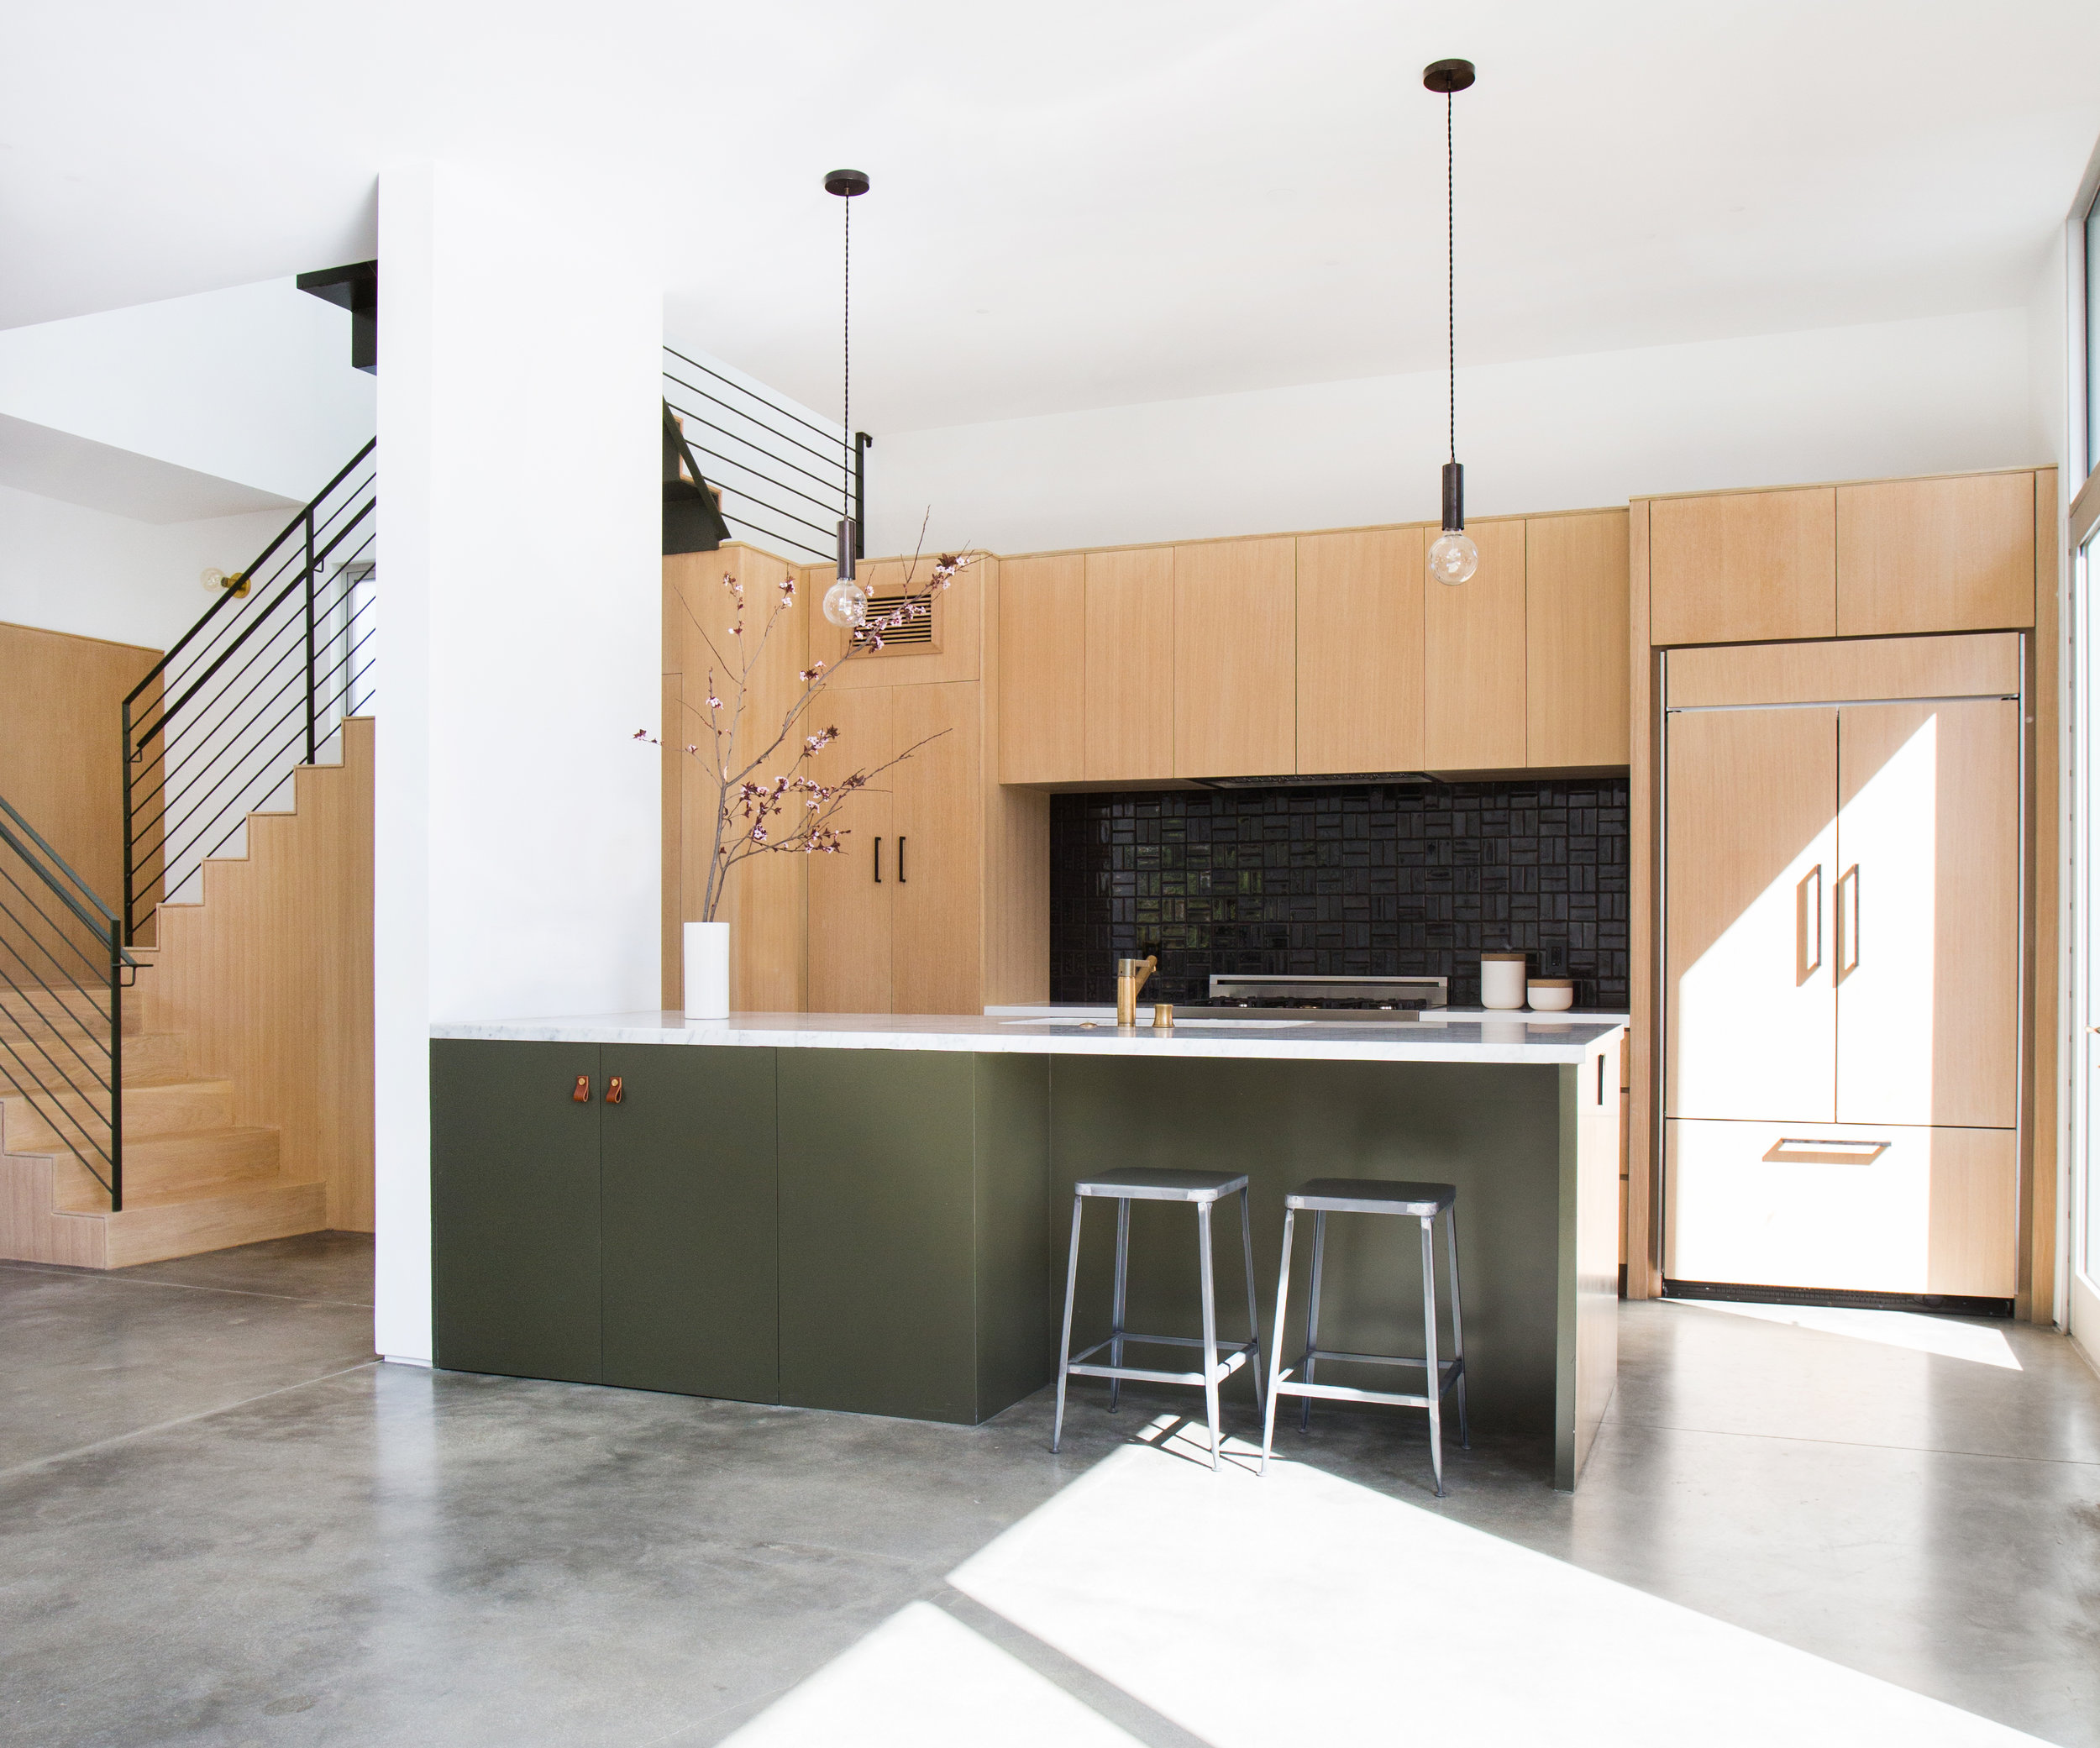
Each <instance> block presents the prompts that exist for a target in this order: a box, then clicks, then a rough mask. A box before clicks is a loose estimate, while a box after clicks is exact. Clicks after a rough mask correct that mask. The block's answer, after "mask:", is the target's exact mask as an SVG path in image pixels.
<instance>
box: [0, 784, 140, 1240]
mask: <svg viewBox="0 0 2100 1748" xmlns="http://www.w3.org/2000/svg"><path fill="white" fill-rule="evenodd" d="M16 864H19V865H20V867H21V868H22V869H26V870H27V871H28V873H29V874H31V875H33V876H34V884H40V885H41V886H42V887H43V888H44V889H45V891H46V892H47V893H48V894H49V895H50V897H52V898H54V899H55V900H57V901H58V903H59V905H61V906H62V907H63V911H64V914H63V915H62V916H54V915H53V914H52V913H51V911H48V910H46V909H45V906H44V905H42V904H41V903H39V901H38V900H37V895H36V892H35V890H34V886H33V885H25V884H24V882H23V880H22V879H21V878H20V877H19V876H18V872H17V866H16ZM0 882H4V884H5V887H6V888H8V889H11V890H13V893H14V895H15V901H13V902H10V901H9V900H8V896H7V894H6V892H5V891H4V890H0V949H4V957H0V989H4V990H5V991H7V992H8V994H9V995H11V996H12V997H13V1002H12V1003H11V1004H7V1005H0V1082H4V1084H6V1086H7V1087H8V1089H10V1090H12V1091H13V1094H15V1095H16V1096H17V1097H18V1098H20V1099H21V1100H23V1102H24V1104H25V1105H27V1106H28V1107H29V1110H32V1111H33V1112H34V1113H35V1115H37V1116H38V1118H39V1119H40V1120H41V1121H42V1122H43V1123H44V1126H45V1127H46V1128H47V1129H49V1130H50V1132H51V1134H52V1135H53V1136H55V1137H56V1139H57V1141H58V1143H59V1145H60V1147H64V1148H65V1150H66V1152H69V1153H70V1154H71V1155H72V1156H73V1157H74V1158H75V1159H76V1160H77V1161H78V1162H79V1163H80V1164H81V1168H83V1169H84V1170H86V1171H87V1173H88V1174H89V1176H91V1177H92V1178H94V1180H95V1181H96V1182H97V1184H101V1185H102V1188H103V1189H105V1190H106V1191H108V1195H109V1211H110V1212H111V1213H113V1214H120V1213H122V1212H123V1205H124V1112H123V989H125V988H126V987H127V979H126V974H127V973H134V974H135V973H136V971H137V970H138V968H139V962H138V960H137V959H136V958H133V956H132V955H131V954H130V953H128V952H126V951H125V949H124V944H123V939H122V932H121V930H120V928H119V926H118V919H117V913H116V912H115V911H113V910H111V909H110V907H109V906H108V905H107V904H105V903H104V902H103V901H102V896H101V895H100V894H98V893H97V891H96V890H95V889H94V888H93V887H92V886H90V885H89V884H87V880H86V879H83V878H82V877H81V874H80V872H79V870H78V869H75V868H74V867H73V865H72V864H71V863H69V862H68V861H67V860H66V858H64V857H63V856H61V855H60V853H58V852H57V851H56V850H55V849H54V848H52V847H51V845H50V843H49V842H48V841H47V840H46V839H45V837H44V835H43V834H42V833H41V832H39V831H38V830H37V829H36V827H34V826H32V825H31V824H30V823H29V821H28V820H26V819H25V818H24V817H23V816H22V813H21V811H20V810H19V809H18V808H17V807H16V806H14V805H13V803H12V802H10V801H8V799H7V798H6V797H5V796H4V795H0ZM68 919H70V922H69V921H68ZM81 931H85V932H86V935H87V938H88V939H89V940H90V941H92V943H93V947H94V950H93V951H92V952H91V951H89V949H88V948H87V947H86V946H84V945H83V944H82V942H81V938H80V932H81ZM61 948H62V949H63V950H64V951H63V952H62V953H61V951H60V949H61ZM69 954H70V955H71V958H74V959H77V960H79V961H80V963H81V967H82V968H84V971H85V973H86V974H87V975H88V976H89V977H90V979H91V980H92V982H91V983H83V982H81V977H80V976H79V975H77V974H76V973H75V971H74V969H73V968H72V967H71V963H69V960H68V958H67V957H66V955H69ZM54 978H56V979H60V981H58V982H54V981H53V979H54ZM69 990H70V991H71V994H72V995H77V996H79V997H81V999H82V1000H81V1005H76V1004H75V1003H74V1001H73V1000H71V996H69V995H68V993H67V992H68V991H69ZM39 1030H40V1031H44V1032H45V1033H48V1035H49V1037H50V1043H49V1044H47V1043H46V1042H45V1038H44V1037H39V1035H38V1034H39ZM69 1057H70V1058H71V1066H69V1065H68V1063H67V1062H66V1060H65V1058H69Z"/></svg>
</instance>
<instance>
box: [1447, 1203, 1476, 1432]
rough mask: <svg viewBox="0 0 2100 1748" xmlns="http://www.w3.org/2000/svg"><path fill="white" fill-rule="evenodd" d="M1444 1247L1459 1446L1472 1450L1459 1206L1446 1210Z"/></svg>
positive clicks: (1453, 1205)
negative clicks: (1460, 1300) (1468, 1424)
mask: <svg viewBox="0 0 2100 1748" xmlns="http://www.w3.org/2000/svg"><path fill="white" fill-rule="evenodd" d="M1444 1247H1445V1250H1446V1252H1447V1253H1448V1254H1449V1256H1450V1257H1451V1357H1452V1358H1453V1359H1454V1360H1456V1361H1457V1362H1458V1364H1457V1373H1458V1448H1459V1449H1460V1450H1462V1451H1470V1450H1472V1449H1473V1435H1472V1434H1471V1433H1470V1432H1468V1431H1467V1430H1466V1322H1465V1317H1464V1315H1463V1314H1462V1312H1461V1311H1460V1310H1459V1309H1458V1205H1457V1203H1456V1202H1453V1203H1452V1205H1451V1206H1450V1207H1448V1208H1446V1209H1445V1210H1444Z"/></svg>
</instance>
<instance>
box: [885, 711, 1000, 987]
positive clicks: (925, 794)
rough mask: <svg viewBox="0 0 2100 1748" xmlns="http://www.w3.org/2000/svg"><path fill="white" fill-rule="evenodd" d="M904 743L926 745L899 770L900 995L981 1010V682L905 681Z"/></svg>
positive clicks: (896, 896)
mask: <svg viewBox="0 0 2100 1748" xmlns="http://www.w3.org/2000/svg"><path fill="white" fill-rule="evenodd" d="M891 696H892V697H893V698H894V700H895V711H896V714H895V725H894V728H893V732H894V733H895V738H896V749H897V751H898V752H900V753H901V752H903V751H904V750H905V749H906V748H908V747H913V746H916V747H917V748H918V751H917V752H916V753H912V755H911V757H910V758H909V759H906V760H905V761H904V763H903V764H900V765H898V766H897V767H896V768H895V769H893V770H892V771H890V773H889V776H888V782H889V785H890V793H891V796H892V805H891V811H890V821H891V823H892V824H893V826H894V827H895V831H896V838H897V841H896V846H895V854H894V856H893V857H892V858H891V860H890V864H888V865H886V866H885V869H884V873H885V876H887V877H888V878H890V879H891V880H892V881H893V882H894V884H893V885H892V886H891V888H890V899H891V903H892V904H893V905H895V917H894V921H893V922H892V933H891V940H890V991H891V994H890V1000H891V1004H892V1005H893V1007H894V1009H895V1011H896V1012H898V1013H900V1014H971V1013H975V1012H977V1011H978V1010H979V1009H981V1008H982V1007H983V1006H984V993H983V989H984V932H983V929H982V928H981V926H980V917H981V914H982V911H983V907H984V903H985V901H986V897H987V895H986V893H985V890H984V779H983V772H982V769H981V767H980V763H979V760H980V757H981V737H980V735H979V728H978V705H979V688H978V687H976V686H974V685H968V684H961V685H922V686H921V685H915V686H900V687H899V688H898V689H897V690H896V691H895V693H893V694H892V695H891Z"/></svg>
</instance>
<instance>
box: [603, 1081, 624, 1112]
mask: <svg viewBox="0 0 2100 1748" xmlns="http://www.w3.org/2000/svg"><path fill="white" fill-rule="evenodd" d="M626 1096H627V1089H626V1087H625V1086H624V1085H623V1084H622V1082H621V1079H620V1077H619V1076H618V1075H617V1074H615V1075H614V1076H613V1077H612V1079H610V1080H608V1081H607V1082H606V1084H605V1101H606V1104H608V1105H617V1104H618V1103H619V1102H620V1101H621V1100H622V1099H623V1098H625V1097H626Z"/></svg>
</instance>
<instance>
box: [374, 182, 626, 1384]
mask: <svg viewBox="0 0 2100 1748" xmlns="http://www.w3.org/2000/svg"><path fill="white" fill-rule="evenodd" d="M611 192H612V191H598V192H597V195H598V197H596V198H595V199H593V198H590V197H580V196H579V195H577V194H576V193H575V192H570V193H569V194H565V195H560V194H556V193H554V192H551V191H549V190H548V189H547V188H546V187H545V186H544V185H543V184H536V183H528V181H526V180H525V179H523V178H522V177H520V178H517V179H516V180H504V179H500V178H499V177H498V176H496V175H495V174H494V173H492V172H483V171H469V170H466V169H465V168H463V167H460V166H458V165H449V164H448V165H433V164H428V163H425V164H418V165H408V166H406V167H403V168H402V169H399V170H394V171H386V172H385V173H384V174H382V175H381V178H380V248H381V255H382V257H383V258H384V260H386V295H385V296H384V297H382V299H381V306H380V359H381V365H382V368H383V374H382V375H381V379H380V402H379V417H380V435H381V455H382V457H383V459H384V467H385V477H384V485H385V492H386V496H385V502H384V505H383V506H382V512H381V520H380V548H379V563H380V570H381V576H382V577H383V578H384V585H383V589H384V592H383V595H382V596H381V602H380V606H381V619H380V639H379V671H380V698H381V703H380V709H379V712H378V727H377V792H376V795H375V828H376V846H375V848H376V864H377V865H376V879H375V901H374V923H375V995H376V1000H375V1022H376V1031H377V1039H376V1052H375V1053H376V1070H377V1088H376V1104H377V1110H376V1117H377V1148H376V1154H377V1157H376V1180H377V1181H376V1190H377V1215H378V1218H377V1226H378V1278H377V1287H378V1297H377V1310H376V1315H375V1341H376V1344H377V1346H378V1350H379V1352H381V1353H383V1354H386V1355H388V1356H390V1357H396V1358H402V1359H408V1360H423V1361H427V1360H428V1359H429V1358H430V1357H431V1339H430V1276H429V1266H430V1224H429V1220H430V1136H429V1079H428V1076H429V1027H430V1024H431V1022H432V1021H433V1020H436V1019H462V1020H464V1019H475V1018H500V1017H504V1016H520V1015H533V1014H559V1013H570V1014H574V1013H591V1012H604V1011H607V1010H622V1009H626V1010H633V1009H638V1008H654V1006H655V1005H656V1004H657V1000H658V949H659V911H658V889H659V859H658V858H659V768H658V764H657V759H658V757H659V755H658V754H657V753H655V751H654V749H653V748H643V747H640V746H638V744H636V743H634V742H633V740H632V738H631V737H632V736H633V732H634V731H635V730H636V729H637V728H638V727H643V726H644V725H651V726H653V723H652V714H653V706H654V701H655V700H656V699H657V698H658V696H659V673H660V669H661V661H660V643H661V611H662V606H661V591H662V568H661V562H660V554H659V533H660V527H661V524H660V520H659V517H660V512H659V491H658V463H659V429H660V421H659V411H658V396H659V383H660V375H659V368H660V354H659V345H660V343H661V340H662V335H663V307H662V289H661V284H660V280H659V277H658V276H657V275H656V274H655V273H654V271H653V270H651V268H650V266H649V265H647V264H646V263H643V262H641V261H638V260H636V258H635V252H634V249H633V239H634V238H635V236H636V235H637V234H648V230H647V229H645V228H643V227H642V226H641V225H640V224H638V223H630V224H627V225H624V226H623V225H621V224H619V223H617V221H616V220H615V219H614V218H612V217H610V216H608V215H607V208H608V206H609V205H610V202H609V201H608V200H607V199H606V195H609V194H610V193H611ZM521 261H530V262H531V263H532V264H533V270H532V294H531V296H530V297H516V296H512V295H508V293H507V291H506V289H505V288H507V287H510V286H512V285H513V284H514V282H515V281H516V279H517V270H518V263H519V262H521ZM520 360H530V361H531V375H532V382H533V424H534V428H535V433H536V434H535V437H534V440H533V442H532V443H531V444H511V445H499V444H494V443H491V440H490V439H491V432H490V423H489V421H490V410H491V408H492V407H500V406H501V405H502V404H503V403H504V402H505V401H506V399H507V397H508V396H511V395H512V394H513V393H514V392H515V389H516V385H517V381H518V370H519V367H520V366H519V361H520ZM559 1096H561V1097H564V1098H565V1097H566V1096H567V1093H566V1089H559Z"/></svg>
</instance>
